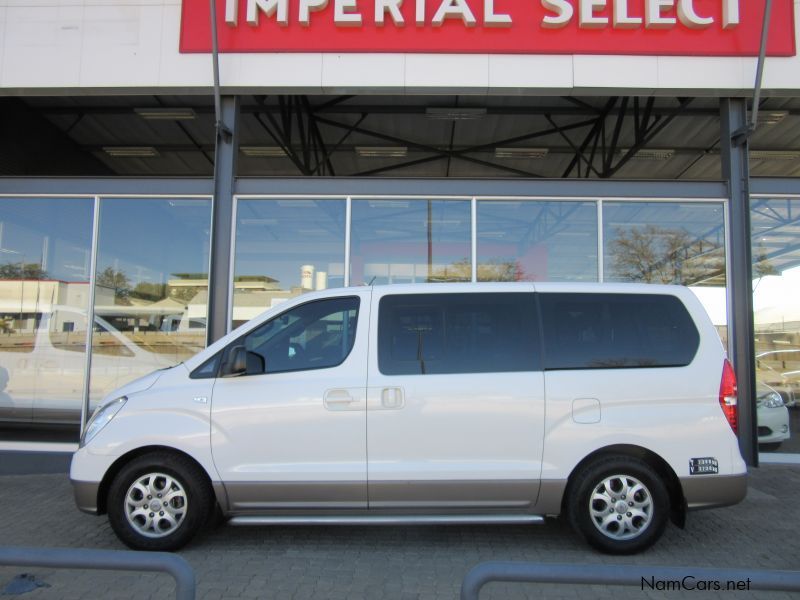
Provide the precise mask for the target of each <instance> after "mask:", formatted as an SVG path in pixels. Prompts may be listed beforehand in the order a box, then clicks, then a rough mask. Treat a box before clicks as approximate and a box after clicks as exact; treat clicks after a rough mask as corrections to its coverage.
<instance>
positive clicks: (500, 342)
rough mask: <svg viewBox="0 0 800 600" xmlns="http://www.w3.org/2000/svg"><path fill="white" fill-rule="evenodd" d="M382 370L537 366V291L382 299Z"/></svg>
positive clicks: (523, 368)
mask: <svg viewBox="0 0 800 600" xmlns="http://www.w3.org/2000/svg"><path fill="white" fill-rule="evenodd" d="M379 310H380V316H379V323H378V363H379V368H380V371H381V373H383V374H384V375H415V374H416V375H418V374H446V373H503V372H513V371H533V370H536V369H539V368H540V366H539V352H538V349H539V336H538V332H537V321H536V308H535V300H534V295H533V294H532V293H531V294H419V295H394V296H385V297H384V298H382V299H381V302H380V308H379Z"/></svg>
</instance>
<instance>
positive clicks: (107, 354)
mask: <svg viewBox="0 0 800 600" xmlns="http://www.w3.org/2000/svg"><path fill="white" fill-rule="evenodd" d="M210 227H211V201H210V200H209V199H205V198H203V199H199V198H170V199H154V198H104V199H102V200H101V203H100V230H99V239H98V250H97V275H96V285H95V307H94V332H93V336H92V364H91V379H90V382H91V390H90V405H91V407H93V406H94V405H95V404H96V403H97V402H99V400H100V399H101V398H102V397H103V396H104V395H105V394H107V393H108V392H110V391H111V390H113V389H114V388H116V387H118V386H120V385H123V384H125V383H127V382H128V381H131V380H132V379H135V378H136V377H139V376H141V375H145V374H146V373H149V372H150V371H153V370H154V369H158V368H162V367H166V366H169V365H172V364H175V363H177V362H180V361H182V360H185V359H186V358H189V357H190V356H192V355H193V354H196V353H197V352H198V351H200V350H202V349H203V348H204V347H205V341H206V315H207V312H208V266H209V243H210V235H209V233H210Z"/></svg>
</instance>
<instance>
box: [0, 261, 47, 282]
mask: <svg viewBox="0 0 800 600" xmlns="http://www.w3.org/2000/svg"><path fill="white" fill-rule="evenodd" d="M0 279H47V271H45V270H44V269H42V265H40V264H39V263H25V264H23V263H6V264H4V265H0Z"/></svg>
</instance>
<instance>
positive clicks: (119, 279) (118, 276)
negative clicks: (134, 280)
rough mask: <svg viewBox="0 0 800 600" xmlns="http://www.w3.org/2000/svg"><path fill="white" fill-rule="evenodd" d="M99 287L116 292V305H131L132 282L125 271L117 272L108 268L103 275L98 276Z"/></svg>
mask: <svg viewBox="0 0 800 600" xmlns="http://www.w3.org/2000/svg"><path fill="white" fill-rule="evenodd" d="M97 285H98V286H100V287H106V288H109V289H112V290H114V302H115V303H116V304H123V305H126V306H128V305H130V303H131V302H130V300H129V296H130V295H131V282H130V279H128V276H127V275H126V274H125V271H117V270H115V269H114V268H113V267H106V268H105V269H104V270H103V272H102V273H98V274H97Z"/></svg>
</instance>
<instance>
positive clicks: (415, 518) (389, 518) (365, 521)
mask: <svg viewBox="0 0 800 600" xmlns="http://www.w3.org/2000/svg"><path fill="white" fill-rule="evenodd" d="M228 522H229V523H230V524H231V525H244V526H247V525H484V524H501V525H515V524H520V523H537V524H541V523H544V517H541V516H539V515H374V516H370V515H367V516H350V515H344V516H339V515H320V516H294V515H292V516H283V515H279V516H252V517H250V516H246V517H233V518H232V519H231V520H230V521H228Z"/></svg>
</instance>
